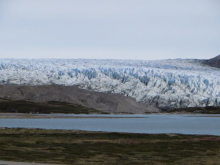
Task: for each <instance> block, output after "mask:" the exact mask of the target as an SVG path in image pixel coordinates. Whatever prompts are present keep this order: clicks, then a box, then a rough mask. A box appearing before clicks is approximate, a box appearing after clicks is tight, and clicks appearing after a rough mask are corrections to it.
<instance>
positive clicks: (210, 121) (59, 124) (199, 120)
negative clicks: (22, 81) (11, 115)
mask: <svg viewBox="0 0 220 165" xmlns="http://www.w3.org/2000/svg"><path fill="white" fill-rule="evenodd" d="M54 115H55V114H54ZM59 115H60V114H59ZM64 116H69V115H64ZM72 116H78V117H80V116H81V117H82V116H87V117H89V116H90V117H91V116H92V118H72V119H65V118H60V119H59V118H56V119H53V118H51V119H0V127H9V128H42V129H64V130H86V131H104V132H130V133H153V134H158V133H179V134H200V135H203V134H206V135H219V136H220V116H219V115H72ZM106 117H111V118H106Z"/></svg>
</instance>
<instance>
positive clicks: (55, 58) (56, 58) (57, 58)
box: [0, 54, 220, 61]
mask: <svg viewBox="0 0 220 165" xmlns="http://www.w3.org/2000/svg"><path fill="white" fill-rule="evenodd" d="M219 55H220V54H219ZM219 55H216V56H213V57H212V58H215V57H217V56H219ZM212 58H162V59H127V58H126V59H125V58H124V59H119V58H117V59H113V58H59V57H53V58H46V57H45V58H22V57H20V58H3V57H0V59H16V60H53V59H54V60H134V61H136V60H137V61H159V60H178V59H180V60H208V59H212Z"/></svg>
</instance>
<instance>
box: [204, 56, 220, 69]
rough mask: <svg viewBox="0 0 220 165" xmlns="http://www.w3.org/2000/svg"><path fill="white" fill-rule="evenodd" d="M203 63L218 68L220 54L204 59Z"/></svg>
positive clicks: (219, 65)
mask: <svg viewBox="0 0 220 165" xmlns="http://www.w3.org/2000/svg"><path fill="white" fill-rule="evenodd" d="M204 64H206V65H209V66H212V67H216V68H220V55H218V56H216V57H214V58H212V59H209V60H204Z"/></svg>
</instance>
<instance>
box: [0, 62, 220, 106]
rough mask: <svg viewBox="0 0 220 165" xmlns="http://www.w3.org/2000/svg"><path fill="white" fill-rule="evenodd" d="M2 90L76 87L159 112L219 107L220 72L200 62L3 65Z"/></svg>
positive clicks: (23, 63) (1, 66) (34, 63)
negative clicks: (11, 87)
mask: <svg viewBox="0 0 220 165" xmlns="http://www.w3.org/2000/svg"><path fill="white" fill-rule="evenodd" d="M0 84H15V85H18V84H19V85H31V86H34V85H52V84H58V85H65V86H78V87H80V88H82V89H88V90H93V91H97V92H110V93H117V94H122V95H124V96H130V97H132V98H134V99H136V101H137V102H141V103H144V104H146V105H155V106H157V107H159V108H169V109H174V108H186V107H206V106H220V69H219V68H214V67H210V66H207V65H204V64H203V63H202V60H196V59H168V60H155V61H145V60H108V59H106V60H104V59H103V60H101V59H99V60H98V59H1V60H0Z"/></svg>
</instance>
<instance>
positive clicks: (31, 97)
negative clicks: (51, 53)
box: [0, 85, 160, 114]
mask: <svg viewBox="0 0 220 165" xmlns="http://www.w3.org/2000/svg"><path fill="white" fill-rule="evenodd" d="M0 91H1V94H0V97H1V98H8V99H11V100H26V101H32V102H37V103H47V102H50V101H58V102H61V103H62V102H68V103H73V104H76V105H81V106H83V107H87V108H93V109H96V110H100V111H102V112H107V113H135V114H143V113H151V112H160V110H159V109H158V108H156V107H155V106H153V105H152V106H149V105H148V106H146V105H144V104H142V103H138V102H136V101H135V99H132V98H130V97H124V96H122V95H119V94H111V93H101V92H94V91H89V90H85V89H80V88H78V87H72V86H60V85H46V86H22V85H0ZM59 112H62V108H61V110H60V111H59ZM69 113H70V112H69ZM72 113H74V111H73V112H72Z"/></svg>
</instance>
